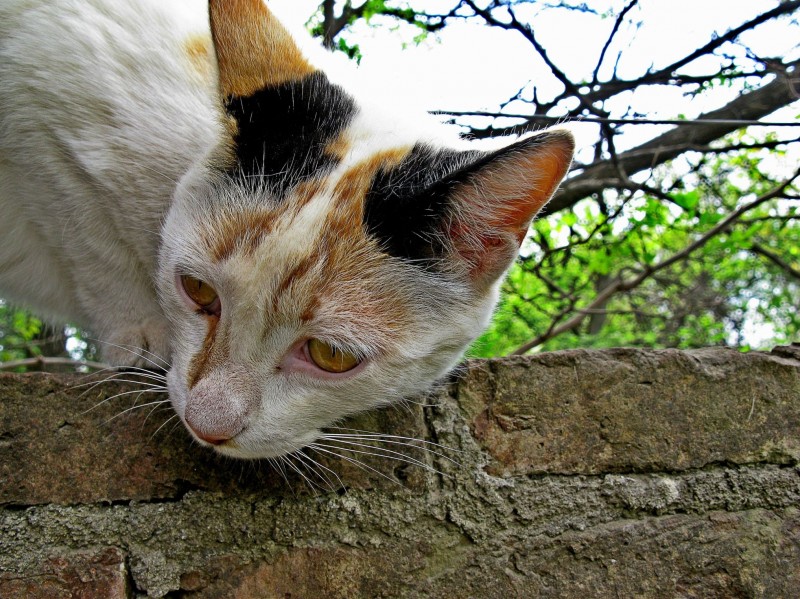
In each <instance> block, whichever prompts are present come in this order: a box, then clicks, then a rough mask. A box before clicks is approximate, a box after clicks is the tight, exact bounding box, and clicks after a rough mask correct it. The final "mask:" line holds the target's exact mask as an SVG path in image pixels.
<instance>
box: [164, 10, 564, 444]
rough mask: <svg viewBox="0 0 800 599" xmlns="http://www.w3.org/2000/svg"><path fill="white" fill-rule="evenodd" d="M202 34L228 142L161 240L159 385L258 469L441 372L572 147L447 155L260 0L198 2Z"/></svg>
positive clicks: (545, 141) (202, 432)
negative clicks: (163, 374) (304, 47)
mask: <svg viewBox="0 0 800 599" xmlns="http://www.w3.org/2000/svg"><path fill="white" fill-rule="evenodd" d="M211 23H212V33H213V40H214V47H215V51H216V57H217V63H218V68H219V89H220V91H221V100H220V102H221V106H222V107H223V109H224V110H222V111H221V115H222V118H223V119H224V121H225V126H224V130H225V131H226V134H225V139H222V140H220V143H219V147H218V148H216V150H215V151H214V152H213V153H212V154H211V156H209V157H206V158H204V159H203V160H202V161H200V163H199V164H198V165H197V167H196V168H195V169H193V171H192V172H191V173H189V174H188V175H187V176H186V177H185V179H184V180H183V181H182V183H181V184H180V185H179V188H178V190H177V192H176V196H175V199H174V203H173V207H172V209H171V212H170V214H169V216H168V219H167V222H166V224H165V226H164V230H163V247H162V249H161V271H160V281H159V285H160V289H159V291H160V296H161V302H162V305H163V307H164V311H165V312H166V314H167V315H168V316H169V318H170V320H171V321H172V324H173V347H172V368H171V370H170V372H169V391H170V397H171V399H172V403H173V405H174V407H175V409H176V411H177V412H178V414H179V415H180V417H181V419H182V420H183V421H184V423H185V424H186V425H187V427H188V428H189V429H190V430H191V431H192V433H193V434H194V435H195V437H196V438H198V439H200V440H202V441H203V442H204V443H210V444H212V445H214V446H215V448H216V449H217V450H218V451H220V452H221V453H223V454H225V455H229V456H235V457H271V456H277V455H281V454H284V453H287V452H291V451H294V450H296V449H298V448H300V447H302V446H304V445H306V444H308V443H309V442H312V441H313V440H314V439H315V438H316V437H317V436H318V435H319V431H320V429H321V428H323V427H326V426H329V425H331V424H333V423H334V422H336V421H337V420H339V419H341V418H343V417H344V416H347V415H349V414H352V413H355V412H358V411H362V410H365V409H368V408H373V407H376V406H380V405H385V404H387V403H389V402H392V401H395V400H398V399H400V398H403V397H407V396H409V395H412V394H415V393H418V392H420V391H423V390H424V389H426V388H427V387H429V386H430V384H431V383H432V382H433V381H435V380H436V379H437V378H439V377H441V376H443V375H444V374H445V373H446V372H447V371H448V370H449V369H451V368H452V367H453V366H454V365H455V364H456V362H457V361H458V360H459V359H460V357H461V355H462V352H463V351H464V349H465V348H466V347H467V346H468V345H469V343H470V342H471V341H472V340H473V339H474V338H475V337H476V336H477V335H478V334H480V332H481V331H482V329H483V328H484V327H485V326H486V325H487V323H488V321H489V318H490V316H491V313H492V310H493V307H494V305H495V302H496V300H497V293H498V291H497V289H498V286H499V281H500V279H501V277H502V276H503V274H504V272H505V271H506V269H507V268H508V267H509V266H510V265H511V263H512V262H513V260H514V258H515V256H516V255H517V251H518V249H519V245H520V243H521V242H522V239H523V237H524V235H525V233H526V231H527V229H528V225H529V223H530V221H531V219H532V218H533V216H534V215H535V214H536V212H537V211H538V210H539V209H540V208H541V207H542V206H543V205H544V204H545V202H547V200H548V199H549V198H550V196H551V195H552V194H553V192H554V191H555V189H556V187H557V186H558V184H559V182H560V181H561V178H562V177H563V176H564V174H565V173H566V171H567V168H568V166H569V163H570V159H571V156H572V150H573V141H572V138H571V136H570V135H569V134H568V133H566V132H563V131H554V132H549V133H542V134H539V135H535V136H532V137H528V138H526V139H524V140H521V141H517V142H515V143H513V144H511V145H509V146H508V147H506V148H504V149H500V150H496V151H492V152H488V151H479V150H475V149H469V148H464V147H463V146H461V147H459V144H458V143H456V144H453V145H450V146H443V145H441V143H440V142H437V141H435V137H436V136H438V134H434V135H431V136H428V137H427V138H426V135H425V134H424V133H423V134H422V135H419V134H418V133H415V132H414V131H413V130H414V129H419V128H418V127H408V126H406V125H403V124H401V123H403V122H407V121H404V120H401V119H399V118H398V119H394V118H392V117H391V116H390V117H389V118H388V119H387V118H386V117H385V116H384V117H383V118H382V119H376V118H375V115H374V114H373V111H372V110H370V109H368V108H366V107H365V105H363V104H361V103H360V102H359V101H358V100H357V99H356V98H355V97H354V96H352V95H351V94H350V93H348V92H347V91H346V90H345V89H344V88H343V87H341V86H340V85H338V84H336V83H333V82H332V81H331V79H330V78H329V76H328V75H326V74H325V73H323V72H322V71H320V70H318V69H317V68H316V67H315V66H312V64H311V63H310V62H309V61H308V60H307V58H306V57H305V56H304V55H303V53H302V52H301V51H300V50H299V48H298V46H297V45H296V44H295V42H294V41H293V40H292V38H291V37H290V36H289V35H288V34H287V32H286V30H285V29H284V28H283V27H282V26H281V24H280V23H279V22H277V20H276V19H275V18H274V16H273V15H272V14H271V13H270V12H269V11H268V10H267V8H266V7H265V6H264V4H263V3H262V0H236V1H233V0H227V1H222V0H219V1H215V0H212V2H211ZM384 112H385V111H384Z"/></svg>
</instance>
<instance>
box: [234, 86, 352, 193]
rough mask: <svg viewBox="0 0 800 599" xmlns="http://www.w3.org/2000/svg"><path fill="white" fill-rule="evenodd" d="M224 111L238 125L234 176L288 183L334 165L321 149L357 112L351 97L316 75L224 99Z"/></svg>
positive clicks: (330, 157) (331, 158)
mask: <svg viewBox="0 0 800 599" xmlns="http://www.w3.org/2000/svg"><path fill="white" fill-rule="evenodd" d="M225 109H226V110H227V111H228V114H230V115H231V116H233V117H234V118H235V119H236V122H237V124H238V131H237V134H236V137H235V139H234V143H235V150H236V158H237V166H236V168H235V170H236V174H242V175H244V176H245V177H251V176H254V175H255V176H261V175H263V176H267V177H270V176H275V175H277V176H278V177H279V178H281V179H285V180H287V181H288V182H289V183H295V182H297V181H298V180H303V179H308V178H310V177H312V176H314V175H316V174H319V173H321V172H326V171H328V170H329V169H331V168H332V167H333V166H335V164H336V162H337V161H338V158H336V157H335V156H331V155H330V154H328V153H326V152H325V148H326V146H327V145H328V144H329V143H330V142H332V141H333V140H334V139H335V138H336V137H337V136H338V135H339V134H340V133H341V131H342V130H344V129H345V128H346V127H347V125H348V124H349V123H350V121H351V120H352V119H353V117H354V116H355V115H356V113H357V110H358V109H357V107H356V103H355V101H354V100H353V98H351V97H350V96H349V95H348V94H347V92H345V90H344V89H342V88H341V87H339V86H338V85H334V84H332V83H331V82H330V81H328V78H327V76H326V75H325V74H324V73H321V72H316V73H313V74H311V75H309V76H308V77H304V78H303V79H299V80H297V81H291V82H288V83H283V84H281V85H276V86H271V87H266V88H264V89H262V90H260V91H257V92H256V93H254V94H252V95H251V96H247V97H239V96H230V97H228V98H227V99H226V100H225ZM232 174H233V173H232Z"/></svg>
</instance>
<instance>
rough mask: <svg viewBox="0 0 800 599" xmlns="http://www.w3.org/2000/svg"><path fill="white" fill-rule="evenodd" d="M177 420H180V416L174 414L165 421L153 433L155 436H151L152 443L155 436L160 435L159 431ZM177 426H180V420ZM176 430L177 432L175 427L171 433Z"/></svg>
mask: <svg viewBox="0 0 800 599" xmlns="http://www.w3.org/2000/svg"><path fill="white" fill-rule="evenodd" d="M175 418H178V415H177V414H173V415H172V416H170V417H169V418H167V419H166V420H165V421H164V423H163V424H162V425H161V426H159V427H158V428H157V429H156V430H155V431H154V432H153V434H152V435H150V440H151V441H152V440H153V439H154V438H155V436H156V435H157V434H158V431H160V430H161V429H162V428H164V427H165V426H166V425H167V424H168V423H169V422H171V421H172V420H173V419H175ZM177 424H180V419H178V422H177ZM174 430H175V427H174V426H173V427H172V430H171V431H170V433H172V431H174ZM170 433H168V434H170Z"/></svg>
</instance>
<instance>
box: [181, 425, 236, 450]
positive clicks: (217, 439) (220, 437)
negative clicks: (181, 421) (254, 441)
mask: <svg viewBox="0 0 800 599" xmlns="http://www.w3.org/2000/svg"><path fill="white" fill-rule="evenodd" d="M187 424H188V426H189V428H190V429H191V430H192V432H193V433H194V434H195V436H196V437H197V438H198V439H200V440H201V441H205V442H206V443H211V445H222V444H223V443H225V441H227V440H229V439H231V438H233V435H227V434H214V433H206V432H202V431H199V430H196V429H195V428H194V427H193V426H192V425H191V424H189V423H188V422H187Z"/></svg>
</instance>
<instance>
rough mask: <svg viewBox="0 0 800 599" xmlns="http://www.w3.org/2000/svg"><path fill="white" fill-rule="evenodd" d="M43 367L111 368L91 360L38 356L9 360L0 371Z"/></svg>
mask: <svg viewBox="0 0 800 599" xmlns="http://www.w3.org/2000/svg"><path fill="white" fill-rule="evenodd" d="M43 366H74V367H75V368H78V367H82V366H83V367H86V368H91V369H93V370H105V369H107V368H111V366H110V365H108V364H103V363H102V362H92V361H91V360H73V359H72V358H58V357H47V356H37V357H35V358H24V359H22V360H9V361H8V362H0V370H15V369H16V368H30V367H43Z"/></svg>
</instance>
